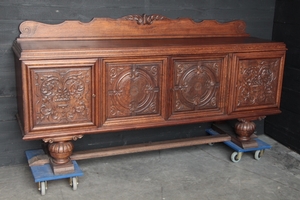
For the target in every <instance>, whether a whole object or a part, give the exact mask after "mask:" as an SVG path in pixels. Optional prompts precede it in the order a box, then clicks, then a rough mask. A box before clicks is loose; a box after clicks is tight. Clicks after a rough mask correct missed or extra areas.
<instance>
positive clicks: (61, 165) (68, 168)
mask: <svg viewBox="0 0 300 200" xmlns="http://www.w3.org/2000/svg"><path fill="white" fill-rule="evenodd" d="M73 148H74V145H73V143H72V142H71V141H67V142H53V143H50V144H49V146H48V150H49V154H50V156H51V159H50V164H51V166H52V169H53V172H54V174H64V173H70V172H74V165H73V163H72V161H71V158H70V156H71V155H72V153H73Z"/></svg>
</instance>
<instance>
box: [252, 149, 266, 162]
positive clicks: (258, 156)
mask: <svg viewBox="0 0 300 200" xmlns="http://www.w3.org/2000/svg"><path fill="white" fill-rule="evenodd" d="M264 152H265V150H257V151H255V153H254V159H255V160H259V159H260V158H261V157H262V156H263V154H264Z"/></svg>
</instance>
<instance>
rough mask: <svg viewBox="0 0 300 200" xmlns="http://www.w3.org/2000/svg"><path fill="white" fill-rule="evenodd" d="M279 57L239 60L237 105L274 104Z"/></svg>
mask: <svg viewBox="0 0 300 200" xmlns="http://www.w3.org/2000/svg"><path fill="white" fill-rule="evenodd" d="M279 64H280V59H255V60H240V61H239V74H238V98H237V107H246V106H255V105H266V104H269V105H273V104H276V94H277V92H276V91H277V77H278V73H279V72H278V70H279Z"/></svg>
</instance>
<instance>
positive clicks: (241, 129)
mask: <svg viewBox="0 0 300 200" xmlns="http://www.w3.org/2000/svg"><path fill="white" fill-rule="evenodd" d="M255 128H256V125H255V123H254V122H253V121H251V120H247V119H238V122H237V123H236V124H235V133H236V134H237V137H236V138H233V139H232V141H233V142H234V143H235V144H237V145H239V146H240V147H242V148H244V149H246V148H252V147H257V146H258V144H257V142H256V140H254V139H253V137H252V136H253V133H254V131H255Z"/></svg>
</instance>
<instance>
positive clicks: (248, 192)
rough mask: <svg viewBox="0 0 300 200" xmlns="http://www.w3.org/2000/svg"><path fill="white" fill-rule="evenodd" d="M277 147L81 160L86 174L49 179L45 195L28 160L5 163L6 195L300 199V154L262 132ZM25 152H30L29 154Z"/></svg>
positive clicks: (99, 199) (0, 185)
mask: <svg viewBox="0 0 300 200" xmlns="http://www.w3.org/2000/svg"><path fill="white" fill-rule="evenodd" d="M260 139H262V140H263V141H265V142H267V143H269V144H271V145H272V146H273V147H272V149H271V150H266V153H265V155H264V156H263V157H262V158H261V159H260V160H259V161H257V160H255V159H253V153H245V154H244V155H243V157H242V160H241V161H240V162H239V163H233V162H231V161H230V155H231V153H232V150H231V149H230V148H229V147H227V146H225V145H224V144H223V143H218V144H215V145H214V146H209V145H201V146H196V147H187V148H178V149H172V150H163V151H154V152H146V153H137V154H130V155H122V156H114V157H107V158H98V159H90V160H84V161H78V164H79V166H80V168H81V169H82V171H83V172H84V176H83V177H80V179H79V185H78V189H77V190H76V191H73V190H72V189H71V187H70V186H69V183H68V180H67V179H64V180H57V181H50V182H48V190H47V192H46V195H45V196H41V195H40V193H39V191H38V190H37V186H36V184H35V183H34V180H33V177H32V174H31V171H30V168H29V167H28V166H27V165H18V166H8V167H1V168H0V199H1V200H5V199H7V200H13V199H22V200H25V199H28V200H29V199H30V200H32V199H44V200H46V199H52V200H53V199H55V200H60V199H72V200H75V199H81V200H90V199H91V200H94V199H95V200H181V199H182V200H194V199H195V200H216V199H222V200H227V199H228V200H240V199H243V200H252V199H253V200H260V199H261V200H268V199H270V200H289V199H291V200H292V199H295V200H296V199H297V200H298V199H300V159H299V155H298V154H296V153H294V152H292V151H290V150H289V149H288V148H286V147H284V146H282V145H281V144H278V143H277V142H275V141H274V140H272V139H270V138H269V137H267V136H265V135H262V136H260ZM24 156H25V155H24Z"/></svg>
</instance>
